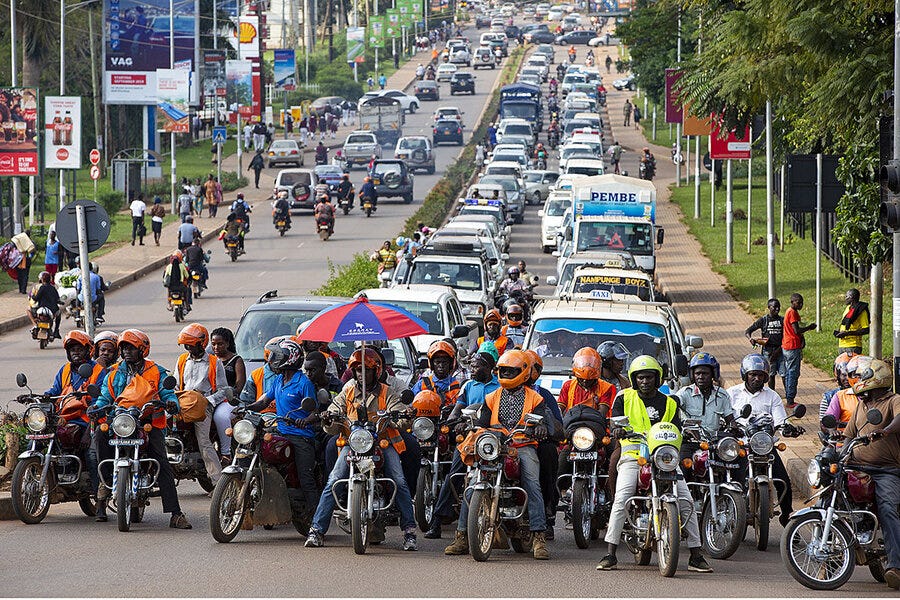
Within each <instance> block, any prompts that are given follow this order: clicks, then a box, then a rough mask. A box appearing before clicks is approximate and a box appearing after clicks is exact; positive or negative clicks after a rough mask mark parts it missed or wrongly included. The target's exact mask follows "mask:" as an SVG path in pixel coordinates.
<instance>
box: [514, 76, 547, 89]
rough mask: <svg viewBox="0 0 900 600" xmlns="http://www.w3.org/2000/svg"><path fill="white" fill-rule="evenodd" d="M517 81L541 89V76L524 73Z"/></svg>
mask: <svg viewBox="0 0 900 600" xmlns="http://www.w3.org/2000/svg"><path fill="white" fill-rule="evenodd" d="M516 81H517V82H518V83H527V84H529V85H535V86H538V87H540V85H541V76H540V75H536V74H530V73H523V74H521V75H519V77H518V78H517V79H516Z"/></svg>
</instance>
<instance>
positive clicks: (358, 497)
mask: <svg viewBox="0 0 900 600" xmlns="http://www.w3.org/2000/svg"><path fill="white" fill-rule="evenodd" d="M350 537H351V538H353V551H354V552H355V553H356V554H365V553H366V546H368V545H369V494H368V491H367V490H366V483H365V482H364V481H354V482H353V483H352V484H351V486H350Z"/></svg>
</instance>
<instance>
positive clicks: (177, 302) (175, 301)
mask: <svg viewBox="0 0 900 600" xmlns="http://www.w3.org/2000/svg"><path fill="white" fill-rule="evenodd" d="M181 303H182V301H181V300H172V304H181Z"/></svg>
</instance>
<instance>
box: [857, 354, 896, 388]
mask: <svg viewBox="0 0 900 600" xmlns="http://www.w3.org/2000/svg"><path fill="white" fill-rule="evenodd" d="M856 374H857V380H856V383H854V384H853V391H854V392H855V393H856V395H857V396H858V395H860V394H862V393H863V392H870V391H872V390H877V389H880V388H890V387H891V385H893V383H894V377H893V374H892V373H891V368H890V367H889V366H887V363H885V362H884V361H883V360H880V359H877V358H872V357H871V356H861V357H859V360H858V361H857V368H856Z"/></svg>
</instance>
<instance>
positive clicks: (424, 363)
mask: <svg viewBox="0 0 900 600" xmlns="http://www.w3.org/2000/svg"><path fill="white" fill-rule="evenodd" d="M454 337H456V336H454ZM460 337H461V336H460ZM427 368H428V358H427V357H425V356H423V357H422V358H420V359H419V369H420V370H422V371H424V370H425V369H427Z"/></svg>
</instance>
